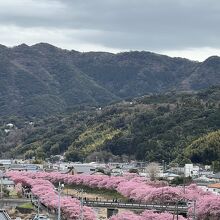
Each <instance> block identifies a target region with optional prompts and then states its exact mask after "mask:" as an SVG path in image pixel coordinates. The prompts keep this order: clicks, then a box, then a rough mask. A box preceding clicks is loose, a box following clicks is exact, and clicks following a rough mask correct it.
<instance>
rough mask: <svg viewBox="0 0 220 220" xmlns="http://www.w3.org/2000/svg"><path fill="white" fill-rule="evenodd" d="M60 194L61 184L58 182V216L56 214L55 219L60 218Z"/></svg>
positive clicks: (59, 219)
mask: <svg viewBox="0 0 220 220" xmlns="http://www.w3.org/2000/svg"><path fill="white" fill-rule="evenodd" d="M60 194H61V185H60V182H59V186H58V216H57V220H61V213H60Z"/></svg>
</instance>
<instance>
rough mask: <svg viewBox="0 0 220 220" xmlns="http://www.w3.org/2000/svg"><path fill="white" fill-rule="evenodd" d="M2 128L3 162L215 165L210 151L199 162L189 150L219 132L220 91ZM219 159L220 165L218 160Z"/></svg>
mask: <svg viewBox="0 0 220 220" xmlns="http://www.w3.org/2000/svg"><path fill="white" fill-rule="evenodd" d="M8 123H12V124H13V125H14V127H12V128H9V127H8V126H9V125H7V124H8ZM0 126H1V133H0V137H1V142H0V143H1V149H2V151H1V154H2V157H3V156H4V157H6V156H8V157H10V156H11V157H13V155H20V156H23V155H24V156H25V157H26V158H30V157H33V156H35V157H36V158H37V159H41V158H47V157H50V156H51V155H56V154H63V153H64V152H65V157H66V159H68V160H73V161H79V160H80V161H81V160H85V159H87V160H92V159H94V158H96V159H97V158H98V159H106V160H108V159H112V160H114V159H115V158H116V157H117V158H119V157H121V158H129V157H135V158H137V159H139V160H147V161H162V160H165V161H166V162H171V161H176V162H179V163H180V164H181V163H184V162H186V161H189V159H191V160H192V161H193V162H201V163H211V162H212V158H211V157H209V156H210V154H206V153H205V152H206V147H204V151H203V152H201V153H199V154H200V155H202V156H201V157H199V160H196V159H195V158H198V157H195V156H193V154H195V153H192V152H196V149H197V148H195V151H192V150H189V149H194V146H197V145H196V143H198V140H199V141H200V139H198V138H200V137H202V136H204V135H209V132H213V131H217V130H219V129H220V87H213V88H211V89H209V90H205V91H202V92H199V93H194V94H189V93H185V94H181V93H174V92H171V93H167V94H164V95H147V96H143V97H140V98H136V99H131V100H127V101H122V102H119V103H116V104H112V105H108V106H106V107H103V108H95V107H80V108H78V109H75V111H74V112H72V113H66V114H57V115H54V116H51V117H47V118H44V119H33V121H31V120H30V119H27V118H23V117H20V118H19V117H10V118H9V117H4V118H3V117H2V119H1V123H0ZM218 134H219V133H218ZM205 137H206V136H205ZM207 137H209V136H207ZM197 139H198V140H197ZM208 139H209V138H208ZM196 140H197V141H196ZM213 143H214V142H213ZM213 143H210V144H213ZM217 148H218V147H217ZM9 149H10V150H9ZM185 149H188V150H185ZM214 149H215V147H213V150H214ZM199 152H200V151H199ZM214 159H215V160H220V158H219V154H216V155H215V158H214Z"/></svg>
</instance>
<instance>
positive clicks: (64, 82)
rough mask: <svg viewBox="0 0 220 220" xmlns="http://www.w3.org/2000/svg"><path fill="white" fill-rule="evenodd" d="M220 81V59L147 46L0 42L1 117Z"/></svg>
mask: <svg viewBox="0 0 220 220" xmlns="http://www.w3.org/2000/svg"><path fill="white" fill-rule="evenodd" d="M218 84H220V58H219V57H217V56H212V57H210V58H208V59H207V60H205V61H204V62H195V61H190V60H187V59H183V58H171V57H168V56H164V55H159V54H155V53H151V52H145V51H141V52H138V51H132V52H123V53H118V54H113V53H107V52H86V53H85V52H78V51H74V50H71V51H69V50H63V49H60V48H57V47H55V46H52V45H50V44H46V43H39V44H36V45H33V46H28V45H25V44H21V45H19V46H16V47H12V48H9V47H6V46H3V45H0V116H10V115H18V116H25V117H41V116H48V115H51V114H53V113H57V112H64V111H67V110H72V109H75V108H76V107H77V106H85V105H87V106H96V107H97V106H103V105H106V104H110V103H114V102H118V101H121V100H129V99H132V98H134V97H138V96H143V95H145V94H161V93H166V92H170V91H177V92H182V91H184V92H192V91H197V90H200V89H204V88H208V87H209V86H212V85H218Z"/></svg>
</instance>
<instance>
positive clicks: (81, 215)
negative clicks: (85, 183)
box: [79, 189, 83, 220]
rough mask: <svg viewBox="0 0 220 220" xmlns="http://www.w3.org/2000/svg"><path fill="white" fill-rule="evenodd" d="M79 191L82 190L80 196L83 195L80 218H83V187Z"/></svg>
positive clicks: (81, 219)
mask: <svg viewBox="0 0 220 220" xmlns="http://www.w3.org/2000/svg"><path fill="white" fill-rule="evenodd" d="M79 192H80V196H81V200H80V220H83V189H81V190H80V191H79Z"/></svg>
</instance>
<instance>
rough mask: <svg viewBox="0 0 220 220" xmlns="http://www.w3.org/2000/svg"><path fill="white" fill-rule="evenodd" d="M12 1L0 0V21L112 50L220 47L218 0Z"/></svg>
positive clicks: (219, 3) (2, 23)
mask: <svg viewBox="0 0 220 220" xmlns="http://www.w3.org/2000/svg"><path fill="white" fill-rule="evenodd" d="M9 1H12V0H9ZM13 2H14V4H13V5H11V7H10V8H9V7H8V6H7V4H5V6H4V7H1V4H2V3H0V25H15V26H18V27H23V28H30V27H31V28H32V27H38V28H49V29H54V28H59V29H63V30H64V31H65V30H68V29H69V30H78V31H79V34H78V37H79V38H80V40H83V41H84V42H88V43H90V44H101V45H104V46H105V47H110V48H121V49H139V50H144V49H145V50H172V49H184V48H190V47H214V48H216V47H218V48H219V47H220V41H219V35H220V29H219V28H218V25H219V23H220V1H219V0H211V1H210V0H60V1H54V0H44V1H43V0H32V1H27V0H20V1H18V0H14V1H13ZM21 2H23V4H22V3H21ZM27 2H29V3H28V4H27ZM25 4H27V5H25ZM7 7H8V10H6V9H7Z"/></svg>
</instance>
